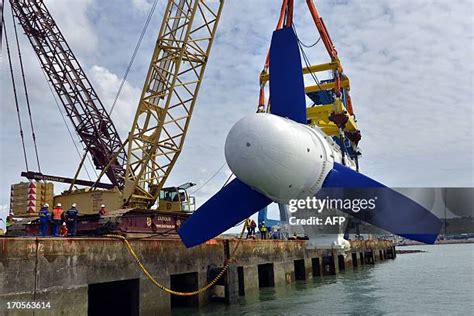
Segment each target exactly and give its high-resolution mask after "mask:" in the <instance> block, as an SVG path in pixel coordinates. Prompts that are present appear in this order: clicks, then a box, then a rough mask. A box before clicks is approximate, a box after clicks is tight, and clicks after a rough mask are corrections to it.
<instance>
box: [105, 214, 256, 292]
mask: <svg viewBox="0 0 474 316" xmlns="http://www.w3.org/2000/svg"><path fill="white" fill-rule="evenodd" d="M246 228H247V221H245V224H244V226H243V227H242V232H241V233H240V236H239V240H238V242H237V245H236V246H235V248H234V250H233V251H232V254H231V256H230V258H229V259H228V260H226V261H225V264H224V267H223V268H222V270H221V271H220V272H219V274H218V275H217V276H216V277H215V278H214V279H213V280H212V281H211V282H209V283H208V284H206V285H205V286H204V287H202V288H200V289H198V290H196V291H193V292H178V291H174V290H172V289H170V288H167V287H166V286H164V285H163V284H161V283H159V282H158V281H157V280H156V279H155V278H154V277H153V276H152V275H151V274H150V272H148V270H147V268H146V267H145V265H144V264H143V263H142V262H141V260H140V258H139V257H138V255H137V254H136V253H135V251H134V250H133V248H132V245H131V244H130V242H129V241H128V240H127V238H125V237H124V236H122V235H105V237H110V238H115V239H120V240H122V241H123V243H124V244H125V246H126V247H127V249H128V252H129V253H130V255H131V256H132V257H133V258H134V259H135V261H136V262H137V264H138V266H139V267H140V269H141V270H142V271H143V273H144V274H145V275H146V276H147V278H148V279H149V280H150V281H151V282H152V283H153V284H154V285H156V286H157V287H158V288H159V289H161V290H163V291H165V292H166V293H168V294H174V295H179V296H193V295H197V294H199V293H202V292H204V291H206V290H207V289H209V288H210V287H212V286H213V285H214V284H216V282H217V281H218V280H219V279H220V278H221V277H222V276H223V275H224V273H225V272H226V271H227V270H228V269H229V266H230V264H231V263H232V262H233V261H234V260H235V254H236V252H237V249H238V248H239V245H240V243H241V242H242V237H243V236H244V232H245V229H246Z"/></svg>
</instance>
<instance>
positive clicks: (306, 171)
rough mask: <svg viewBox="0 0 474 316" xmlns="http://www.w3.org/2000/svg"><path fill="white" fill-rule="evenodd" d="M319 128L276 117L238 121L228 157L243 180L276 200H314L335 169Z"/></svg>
mask: <svg viewBox="0 0 474 316" xmlns="http://www.w3.org/2000/svg"><path fill="white" fill-rule="evenodd" d="M326 137H327V136H325V135H324V134H323V132H322V131H321V130H319V128H317V127H316V128H311V127H309V126H306V125H303V124H299V123H296V122H294V121H292V120H289V119H286V118H282V117H279V116H276V115H273V114H267V113H256V114H252V115H249V116H246V117H244V118H243V119H241V120H240V121H238V122H237V123H236V124H235V125H234V126H233V127H232V129H231V130H230V132H229V134H228V135H227V139H226V143H225V157H226V160H227V164H228V165H229V167H230V169H231V170H232V172H233V173H234V174H235V175H236V177H237V178H239V179H240V180H241V181H242V182H244V183H245V184H247V185H248V186H250V187H251V188H253V189H254V190H257V191H258V192H260V193H262V194H264V195H266V196H267V197H268V198H270V199H272V200H273V201H275V202H279V203H283V204H286V203H288V201H289V200H291V199H299V198H306V197H308V196H313V195H314V194H315V193H316V192H318V191H319V190H320V189H321V186H322V184H323V181H324V179H325V178H326V176H327V174H328V173H329V171H331V169H332V168H333V165H334V153H333V149H332V148H331V146H330V145H329V144H328V142H327V140H326Z"/></svg>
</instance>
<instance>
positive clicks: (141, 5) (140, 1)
mask: <svg viewBox="0 0 474 316" xmlns="http://www.w3.org/2000/svg"><path fill="white" fill-rule="evenodd" d="M132 4H133V8H134V9H136V10H138V11H139V12H140V13H146V12H148V11H149V10H150V8H151V6H152V4H153V0H132Z"/></svg>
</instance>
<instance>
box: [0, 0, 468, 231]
mask: <svg viewBox="0 0 474 316" xmlns="http://www.w3.org/2000/svg"><path fill="white" fill-rule="evenodd" d="M45 3H46V5H47V7H48V8H49V10H50V12H51V14H52V15H53V17H54V18H55V20H56V23H57V25H58V26H59V27H60V29H61V30H62V33H63V35H64V36H65V37H66V39H67V41H68V43H69V45H70V47H71V49H72V50H73V52H74V53H75V55H76V57H77V58H78V59H79V61H80V63H81V65H82V67H83V69H84V71H85V72H86V74H87V76H88V77H89V79H90V81H91V82H92V84H93V86H94V87H95V89H96V91H97V93H98V94H99V97H100V98H101V100H102V102H103V103H104V105H105V107H106V108H107V109H110V107H111V105H112V102H113V99H114V96H115V94H116V92H117V90H118V87H119V84H120V81H121V79H122V77H123V75H124V72H125V69H126V67H127V64H128V62H129V60H130V57H131V55H132V53H133V49H134V47H135V43H136V41H137V39H138V37H139V35H140V32H141V30H142V27H143V24H144V22H145V19H146V16H147V14H148V12H149V10H150V8H151V4H152V0H115V1H104V0H68V1H61V0H45ZM315 3H316V5H317V7H318V9H319V12H320V14H321V16H322V17H323V19H324V22H325V24H326V26H327V28H328V30H329V33H330V34H331V37H332V40H333V42H334V44H335V46H336V48H337V50H338V53H339V56H340V59H341V61H342V64H343V66H344V71H345V73H346V75H347V76H348V77H349V78H350V80H351V96H352V100H353V106H354V110H355V113H356V116H357V120H358V124H359V128H360V130H361V132H362V140H361V142H360V149H361V152H362V158H361V161H360V165H361V171H362V172H363V173H364V174H366V175H368V176H370V177H372V178H374V179H376V180H378V181H379V182H382V183H384V184H386V185H388V186H393V187H472V186H473V185H474V174H473V173H474V165H473V164H474V157H473V141H472V138H473V123H474V111H473V91H474V85H473V78H474V76H473V72H474V62H473V56H474V48H473V45H474V44H473V34H474V23H473V19H474V14H473V13H474V12H473V10H474V9H473V4H472V2H471V1H461V0H457V1H430V0H418V1H408V0H398V1H390V0H386V1H385V0H382V1H375V0H371V1H366V0H362V1H343V0H334V1H315ZM164 6H165V1H164V0H159V2H158V6H157V9H156V11H155V13H154V15H153V18H152V21H151V23H150V25H149V27H148V31H147V33H146V34H145V37H144V39H143V43H142V46H141V49H140V51H139V53H138V55H137V58H136V60H135V63H134V65H133V67H132V69H131V72H130V74H129V76H128V78H127V81H126V83H125V85H124V89H123V91H122V94H121V97H120V99H119V102H118V104H117V106H116V108H115V110H114V112H113V114H112V119H113V121H114V122H115V125H116V127H117V129H118V131H119V133H120V135H121V137H122V139H125V137H126V135H127V133H128V130H129V129H130V127H131V124H132V119H133V116H134V114H135V109H136V106H137V104H138V100H139V97H140V92H141V87H142V85H143V82H144V79H145V75H146V72H147V69H148V64H149V61H150V58H151V54H152V51H153V48H154V44H155V40H156V37H157V34H158V31H159V26H160V23H161V19H162V15H163V11H164ZM280 6H281V1H277V0H259V1H250V0H238V1H237V0H226V3H225V6H224V11H223V15H222V18H221V22H220V25H219V29H218V34H217V37H216V39H215V43H214V46H213V50H212V52H211V56H210V59H209V62H208V66H207V70H206V76H205V79H204V81H203V84H202V88H201V91H200V94H199V98H198V100H197V104H196V107H195V110H194V115H193V118H192V120H191V124H190V128H189V132H188V135H187V138H186V143H185V146H184V150H183V152H182V154H181V156H180V158H179V160H178V162H177V164H176V165H175V167H174V169H173V171H172V174H171V176H170V177H169V179H168V181H167V185H179V184H182V183H185V182H188V181H192V182H195V183H197V187H196V188H198V189H199V191H197V192H196V193H195V195H196V199H197V202H198V204H202V203H203V202H204V201H205V200H206V199H207V198H209V197H210V196H211V195H212V194H214V193H215V192H216V191H217V190H218V189H219V188H220V187H221V186H222V185H223V184H224V182H225V180H226V179H227V178H228V176H229V175H230V171H229V169H228V168H227V166H225V167H224V168H222V169H221V171H220V172H218V173H217V175H216V176H215V177H213V178H212V179H211V181H209V183H207V184H206V185H204V186H202V184H204V183H205V182H207V181H208V180H209V178H210V177H211V176H212V175H213V174H215V172H216V171H217V170H218V169H219V168H220V167H221V166H222V165H223V164H224V163H225V159H224V142H225V137H226V135H227V132H228V131H229V130H230V128H231V127H232V125H233V124H234V123H235V122H236V121H237V120H239V118H241V117H243V116H244V115H246V114H250V113H253V112H255V110H256V106H257V101H258V89H259V86H258V76H259V73H260V71H261V69H262V66H263V63H264V59H265V55H266V53H267V50H268V47H269V44H270V39H271V35H272V31H273V30H274V28H275V25H276V21H277V19H278V14H279V10H280ZM4 15H5V20H6V21H5V23H6V27H7V31H8V35H9V38H10V39H13V33H12V31H13V28H12V21H11V15H10V8H9V5H6V7H5V9H4ZM294 21H295V25H296V30H297V33H298V36H299V38H300V40H301V41H303V42H304V43H305V44H312V43H314V42H315V41H316V40H317V39H318V37H319V35H318V33H317V31H316V28H315V26H314V23H313V21H312V20H311V16H310V13H309V11H308V9H307V7H306V4H305V1H297V3H296V8H295V18H294ZM19 28H20V29H19V30H20V34H19V35H20V44H21V47H22V55H23V59H24V65H25V71H26V76H27V84H28V89H29V95H30V102H31V105H32V115H33V119H34V124H35V131H36V137H37V142H38V146H39V156H40V162H41V168H42V171H43V172H44V173H45V174H53V175H60V176H69V177H71V176H73V174H74V172H75V170H76V168H77V166H78V164H79V160H80V158H79V155H78V153H77V152H76V150H75V148H74V143H75V144H77V145H78V146H80V144H79V142H78V138H77V136H76V135H74V142H73V141H72V140H71V137H70V136H69V134H68V131H67V129H66V125H65V124H64V122H63V119H62V117H61V115H60V112H59V110H58V108H57V106H56V104H55V101H54V97H53V94H52V93H51V92H50V91H49V87H48V84H47V82H46V80H45V78H44V75H43V73H42V70H41V68H40V66H39V62H38V60H37V58H36V56H35V54H34V52H33V50H32V48H31V47H30V44H29V42H28V40H27V39H26V36H25V35H24V34H22V32H21V27H20V26H19ZM2 44H3V45H2V55H1V68H0V84H1V90H0V91H1V92H0V93H1V95H0V96H1V98H0V100H1V103H0V108H1V111H0V210H1V211H0V212H3V215H2V214H0V217H3V216H5V214H6V211H7V210H8V205H9V194H10V185H11V184H12V183H16V182H19V181H24V179H22V178H21V177H20V173H21V171H24V169H25V164H24V160H23V154H22V149H21V142H20V136H19V128H18V122H17V119H16V110H15V105H14V100H13V94H12V85H11V81H10V73H9V70H8V63H7V58H6V52H5V45H4V42H3V43H2ZM12 49H13V48H12ZM306 53H307V55H308V56H309V59H310V61H311V63H312V64H317V63H323V62H328V61H329V57H328V56H327V53H326V51H325V50H324V47H323V46H322V43H321V42H320V43H318V44H317V45H316V46H315V47H313V48H310V49H306ZM13 54H14V55H15V54H16V51H15V50H14V49H13ZM14 67H15V74H16V80H17V82H20V77H19V70H18V69H19V68H18V63H16V62H15V64H14ZM306 79H308V78H306ZM307 83H308V84H311V82H310V81H309V80H307ZM19 87H21V86H20V85H19ZM19 89H20V95H21V94H22V93H21V88H19ZM20 111H21V114H22V123H23V129H24V133H25V139H26V144H27V151H28V155H29V164H30V169H33V170H35V169H37V168H36V166H35V163H34V162H35V160H34V150H33V146H32V141H31V130H30V128H29V122H28V119H27V115H26V106H25V102H24V99H23V98H20ZM68 124H69V122H68ZM89 173H90V174H91V176H92V177H94V171H93V170H92V168H91V167H89ZM81 178H85V179H87V174H85V173H84V172H83V173H82V174H81ZM63 188H64V187H61V186H58V185H57V186H56V193H60V191H61V190H62V189H63ZM191 192H193V191H192V190H191ZM0 225H2V224H1V223H0Z"/></svg>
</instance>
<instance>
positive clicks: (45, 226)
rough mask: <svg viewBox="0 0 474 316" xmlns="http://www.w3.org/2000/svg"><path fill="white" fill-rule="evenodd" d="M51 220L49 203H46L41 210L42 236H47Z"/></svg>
mask: <svg viewBox="0 0 474 316" xmlns="http://www.w3.org/2000/svg"><path fill="white" fill-rule="evenodd" d="M50 221H51V216H50V214H49V204H48V203H46V204H44V205H43V207H42V208H41V210H40V211H39V222H40V234H41V236H47V235H48V233H49V222H50Z"/></svg>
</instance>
